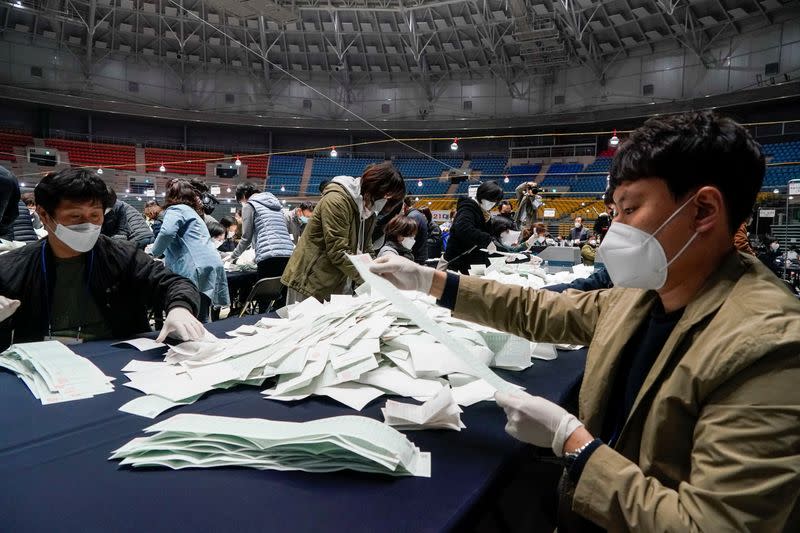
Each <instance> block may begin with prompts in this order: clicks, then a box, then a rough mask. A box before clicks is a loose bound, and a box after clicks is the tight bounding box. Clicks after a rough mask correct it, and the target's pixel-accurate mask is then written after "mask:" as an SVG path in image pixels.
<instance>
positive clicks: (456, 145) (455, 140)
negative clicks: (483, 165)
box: [450, 137, 458, 152]
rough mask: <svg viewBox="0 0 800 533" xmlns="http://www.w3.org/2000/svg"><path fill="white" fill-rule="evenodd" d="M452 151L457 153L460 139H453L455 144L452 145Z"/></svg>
mask: <svg viewBox="0 0 800 533" xmlns="http://www.w3.org/2000/svg"><path fill="white" fill-rule="evenodd" d="M450 149H451V150H452V151H454V152H455V151H456V150H458V137H456V138H455V139H453V144H451V145H450Z"/></svg>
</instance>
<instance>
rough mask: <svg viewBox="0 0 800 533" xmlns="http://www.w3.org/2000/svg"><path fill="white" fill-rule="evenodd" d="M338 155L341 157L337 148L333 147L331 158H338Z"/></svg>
mask: <svg viewBox="0 0 800 533" xmlns="http://www.w3.org/2000/svg"><path fill="white" fill-rule="evenodd" d="M337 155H339V152H337V151H336V147H335V146H331V157H336V156H337Z"/></svg>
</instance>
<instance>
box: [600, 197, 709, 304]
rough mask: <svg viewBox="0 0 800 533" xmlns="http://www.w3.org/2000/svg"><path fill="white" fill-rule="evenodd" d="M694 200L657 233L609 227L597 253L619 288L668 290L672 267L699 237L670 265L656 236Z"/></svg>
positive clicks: (676, 211) (692, 237)
mask: <svg viewBox="0 0 800 533" xmlns="http://www.w3.org/2000/svg"><path fill="white" fill-rule="evenodd" d="M692 200H694V196H692V197H691V198H689V199H688V200H687V201H686V202H685V203H684V204H683V205H682V206H680V207H679V208H678V209H676V210H675V211H674V212H673V213H672V214H671V215H670V216H669V218H667V219H666V220H665V221H664V222H663V223H662V224H661V225H660V226H659V227H658V228H657V229H656V230H655V231H654V232H653V233H647V232H646V231H642V230H640V229H639V228H635V227H633V226H629V225H628V224H623V223H622V222H614V223H613V224H611V226H609V228H608V233H606V236H605V238H603V244H601V245H600V247H599V248H598V249H597V253H598V254H599V255H598V262H600V263H603V264H605V266H606V269H607V270H608V275H609V276H610V277H611V281H612V282H614V285H615V286H617V287H628V288H632V289H652V290H657V289H660V288H661V287H663V286H664V283H665V282H666V281H667V271H668V269H669V266H670V265H671V264H672V263H674V262H675V260H676V259H678V258H679V257H680V256H681V254H683V252H684V251H685V250H686V248H688V247H689V245H690V244H692V242H693V241H694V240H695V238H696V237H697V235H698V233H697V232H695V233H694V234H693V235H692V236H691V237H690V238H689V240H688V241H686V244H684V245H683V248H681V249H680V250H679V251H678V253H677V254H675V256H674V257H673V258H672V259H670V260H669V261H667V256H666V254H665V253H664V248H663V247H662V246H661V243H660V242H658V239H656V237H655V236H656V234H657V233H658V232H659V231H661V229H662V228H664V227H665V226H666V225H667V224H669V223H670V222H671V221H672V219H673V218H675V217H676V216H677V215H678V214H679V213H680V212H681V211H682V210H683V208H684V207H686V206H687V205H689V203H690V202H691V201H692Z"/></svg>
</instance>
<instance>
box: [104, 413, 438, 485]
mask: <svg viewBox="0 0 800 533" xmlns="http://www.w3.org/2000/svg"><path fill="white" fill-rule="evenodd" d="M145 432H147V433H154V435H150V436H147V437H140V438H135V439H133V440H131V441H130V442H129V443H127V444H126V445H124V446H123V447H122V448H120V449H118V450H116V451H114V452H113V454H112V455H111V457H110V459H122V461H121V462H120V464H121V465H132V466H134V467H153V466H162V467H167V468H173V469H176V470H177V469H182V468H213V467H221V466H241V467H247V468H256V469H259V470H305V471H307V472H334V471H337V470H358V471H361V472H372V473H380V474H389V475H396V476H420V477H430V475H431V457H430V454H429V453H425V452H421V451H420V450H419V448H417V447H416V446H414V444H413V443H412V442H410V441H409V440H408V439H407V438H406V437H405V436H404V435H403V434H402V433H400V432H399V431H397V430H395V429H393V428H390V427H388V426H386V425H385V424H382V423H380V422H378V421H377V420H372V419H371V418H366V417H361V416H339V417H333V418H324V419H321V420H313V421H310V422H302V423H298V422H277V421H272V420H262V419H244V418H228V417H220V416H207V415H195V414H182V415H176V416H173V417H172V418H169V419H168V420H165V421H163V422H159V423H158V424H155V425H154V426H151V427H149V428H147V429H145Z"/></svg>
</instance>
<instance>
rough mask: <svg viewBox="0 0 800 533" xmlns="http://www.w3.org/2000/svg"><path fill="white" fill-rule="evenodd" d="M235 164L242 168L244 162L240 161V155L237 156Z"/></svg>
mask: <svg viewBox="0 0 800 533" xmlns="http://www.w3.org/2000/svg"><path fill="white" fill-rule="evenodd" d="M233 164H234V165H236V166H237V167H240V166H242V160H241V159H239V156H238V155H237V156H236V161H234V162H233Z"/></svg>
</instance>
